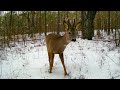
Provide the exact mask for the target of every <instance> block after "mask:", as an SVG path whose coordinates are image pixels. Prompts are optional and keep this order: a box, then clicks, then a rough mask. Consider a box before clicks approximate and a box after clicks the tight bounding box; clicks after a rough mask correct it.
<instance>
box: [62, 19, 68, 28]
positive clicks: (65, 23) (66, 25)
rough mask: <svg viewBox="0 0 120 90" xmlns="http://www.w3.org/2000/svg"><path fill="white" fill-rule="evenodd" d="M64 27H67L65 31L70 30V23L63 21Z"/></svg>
mask: <svg viewBox="0 0 120 90" xmlns="http://www.w3.org/2000/svg"><path fill="white" fill-rule="evenodd" d="M63 25H64V27H65V30H67V29H68V23H67V22H66V21H63Z"/></svg>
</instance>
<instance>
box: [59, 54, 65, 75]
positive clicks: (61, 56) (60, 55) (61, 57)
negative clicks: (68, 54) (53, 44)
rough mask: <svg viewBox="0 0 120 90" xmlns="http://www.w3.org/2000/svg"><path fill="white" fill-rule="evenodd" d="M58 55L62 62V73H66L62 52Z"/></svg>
mask: <svg viewBox="0 0 120 90" xmlns="http://www.w3.org/2000/svg"><path fill="white" fill-rule="evenodd" d="M59 57H60V59H61V62H62V65H63V68H64V75H67V71H66V67H65V64H64V57H63V53H61V54H59Z"/></svg>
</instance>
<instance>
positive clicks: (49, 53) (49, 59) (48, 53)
mask: <svg viewBox="0 0 120 90" xmlns="http://www.w3.org/2000/svg"><path fill="white" fill-rule="evenodd" d="M48 60H49V67H50V52H48Z"/></svg>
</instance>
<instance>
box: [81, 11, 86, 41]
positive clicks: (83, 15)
mask: <svg viewBox="0 0 120 90" xmlns="http://www.w3.org/2000/svg"><path fill="white" fill-rule="evenodd" d="M85 16H86V13H85V11H81V21H82V22H81V29H82V38H83V39H85Z"/></svg>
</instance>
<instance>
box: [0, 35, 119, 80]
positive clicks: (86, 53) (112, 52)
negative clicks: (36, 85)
mask: <svg viewBox="0 0 120 90" xmlns="http://www.w3.org/2000/svg"><path fill="white" fill-rule="evenodd" d="M40 38H41V40H36V41H34V42H33V41H27V42H26V43H25V45H23V42H19V43H17V42H16V43H15V47H11V48H8V47H6V48H4V49H2V48H0V79H117V78H119V79H120V48H117V47H116V46H115V44H114V43H113V42H107V41H106V42H104V41H102V40H98V41H97V40H83V39H81V38H77V41H76V42H70V43H69V45H68V46H67V47H66V49H65V51H64V59H65V65H66V69H67V71H68V73H69V75H68V76H64V71H63V67H62V64H61V61H60V59H59V56H58V55H57V54H56V55H55V58H54V67H53V73H49V72H48V71H49V62H48V54H47V48H46V44H45V41H44V35H41V37H40Z"/></svg>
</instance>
